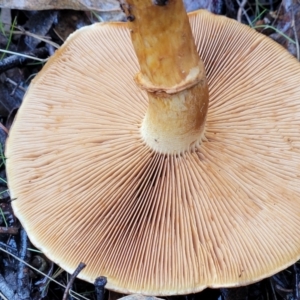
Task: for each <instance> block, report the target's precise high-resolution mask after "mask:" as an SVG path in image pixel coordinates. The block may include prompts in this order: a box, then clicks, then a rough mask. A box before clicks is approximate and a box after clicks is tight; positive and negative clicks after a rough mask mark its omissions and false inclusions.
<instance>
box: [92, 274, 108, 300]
mask: <svg viewBox="0 0 300 300" xmlns="http://www.w3.org/2000/svg"><path fill="white" fill-rule="evenodd" d="M106 283H107V279H106V277H104V276H100V277H97V278H96V280H95V283H94V285H95V288H96V299H97V300H103V299H104V287H105V285H106Z"/></svg>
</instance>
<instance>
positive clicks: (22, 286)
mask: <svg viewBox="0 0 300 300" xmlns="http://www.w3.org/2000/svg"><path fill="white" fill-rule="evenodd" d="M20 244H21V245H20V249H19V257H20V259H21V261H19V264H18V271H17V283H18V284H17V295H18V297H19V298H18V299H24V300H25V299H26V300H27V299H30V289H29V287H30V284H29V282H30V281H29V269H28V267H27V266H26V265H25V264H24V262H25V261H26V262H27V261H28V258H27V255H28V253H27V248H28V244H29V240H28V236H27V233H26V231H25V230H24V229H23V228H21V230H20Z"/></svg>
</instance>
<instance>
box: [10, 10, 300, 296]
mask: <svg viewBox="0 0 300 300" xmlns="http://www.w3.org/2000/svg"><path fill="white" fill-rule="evenodd" d="M190 22H191V26H192V30H193V33H194V36H195V42H196V45H197V48H198V51H199V53H200V56H201V57H202V59H203V60H204V63H205V66H206V72H207V77H208V82H209V88H210V105H209V110H208V115H207V123H206V131H205V137H206V140H205V141H204V142H203V143H202V145H201V146H200V147H199V149H196V151H194V152H191V153H188V152H187V153H185V154H184V155H162V154H158V153H155V152H153V151H152V150H151V149H149V148H148V146H146V145H145V143H144V142H143V140H142V138H141V133H140V126H141V122H142V119H143V117H144V115H145V112H146V109H147V94H146V93H145V91H143V90H140V89H139V88H138V87H137V86H136V84H135V82H134V80H133V77H134V75H135V74H136V73H137V72H138V69H139V66H138V63H137V58H136V56H135V53H134V50H133V47H132V45H131V40H130V34H129V31H128V29H127V27H126V24H97V25H92V26H90V27H86V28H83V29H80V30H78V31H77V32H76V33H74V34H73V35H72V36H70V38H69V39H68V40H67V42H66V43H65V44H64V45H63V46H62V47H61V48H60V49H59V50H58V51H57V52H56V53H55V55H54V56H53V57H51V58H50V59H49V61H48V63H47V64H46V66H45V67H44V68H43V70H42V71H41V72H40V73H39V74H38V75H37V76H36V78H35V79H34V80H33V82H32V84H31V86H30V88H29V90H28V92H27V93H26V96H25V98H24V102H23V104H22V106H21V108H20V110H19V112H18V115H17V118H16V120H15V123H14V124H13V127H12V129H11V132H10V136H9V140H8V144H7V148H6V157H7V173H8V179H9V187H10V191H11V196H12V198H15V199H16V200H15V201H13V202H12V205H13V209H14V212H15V214H16V216H17V217H18V218H19V220H20V221H21V223H22V225H23V226H24V227H25V229H26V231H27V232H28V235H29V237H30V239H31V241H32V242H33V243H34V245H35V246H36V247H37V248H39V249H41V250H42V251H43V252H44V253H45V254H46V255H47V256H48V257H49V258H50V259H51V260H53V261H54V262H56V263H57V264H59V265H60V266H61V267H62V268H64V269H65V270H67V271H68V272H73V271H74V269H75V268H76V267H77V265H78V264H79V263H80V262H84V263H86V265H87V266H86V268H85V269H84V270H83V271H82V272H81V273H80V274H79V277H80V278H82V279H84V280H87V281H90V282H94V280H95V278H96V277H98V276H100V275H101V276H107V278H108V284H107V288H109V289H112V290H115V291H118V292H123V293H142V294H145V295H174V294H187V293H193V292H196V291H201V290H202V289H204V288H206V287H213V288H217V287H232V286H238V285H246V284H249V283H252V282H254V281H258V280H260V279H262V278H264V277H267V276H270V275H272V274H274V273H276V272H278V271H280V270H282V269H284V268H286V267H287V266H289V265H290V264H292V263H293V262H295V261H296V260H297V259H299V257H300V241H299V235H300V200H299V199H300V184H299V177H300V148H299V147H300V129H299V128H300V127H299V125H300V118H299V116H300V101H299V99H300V85H299V82H300V65H299V63H298V62H297V60H296V59H294V58H293V57H292V56H291V55H290V54H288V53H287V52H286V50H284V49H283V48H282V47H281V46H279V45H277V44H276V43H275V42H273V41H272V40H270V39H269V38H267V37H265V36H263V35H261V34H259V33H257V32H255V31H254V30H252V29H250V28H248V27H247V26H245V25H242V24H239V23H237V22H236V21H234V20H230V19H227V18H225V17H220V16H215V15H212V14H210V13H208V12H206V11H197V12H194V13H192V14H190Z"/></svg>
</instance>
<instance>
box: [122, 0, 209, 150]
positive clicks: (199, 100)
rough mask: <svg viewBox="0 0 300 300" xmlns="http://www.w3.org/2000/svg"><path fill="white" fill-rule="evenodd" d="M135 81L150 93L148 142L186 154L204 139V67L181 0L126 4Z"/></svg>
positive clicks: (145, 126)
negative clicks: (137, 66) (136, 63)
mask: <svg viewBox="0 0 300 300" xmlns="http://www.w3.org/2000/svg"><path fill="white" fill-rule="evenodd" d="M122 5H123V8H124V11H125V12H126V13H127V18H128V20H129V21H131V22H129V27H130V31H131V38H132V42H133V46H134V49H135V52H136V55H137V57H138V61H139V64H140V73H138V74H137V75H136V77H135V81H136V83H137V84H138V85H139V86H140V87H141V88H142V89H144V90H146V91H147V92H148V97H149V107H148V110H147V113H146V116H145V118H144V120H143V123H142V128H141V132H142V136H143V138H144V140H145V142H146V143H147V144H148V145H149V146H150V147H151V148H152V149H153V150H155V151H158V152H160V153H166V154H167V153H181V152H184V151H187V150H189V149H193V148H194V147H195V146H197V145H198V144H199V143H200V142H201V139H202V136H203V132H204V124H205V119H206V114H207V108H208V87H207V81H206V76H205V69H204V64H203V62H202V60H201V59H200V57H199V54H198V52H197V49H196V46H195V42H194V38H193V35H192V31H191V28H190V24H189V20H188V17H187V14H186V12H185V8H184V6H183V3H182V0H169V1H164V0H127V3H126V4H125V6H124V4H122Z"/></svg>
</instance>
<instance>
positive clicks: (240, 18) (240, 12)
mask: <svg viewBox="0 0 300 300" xmlns="http://www.w3.org/2000/svg"><path fill="white" fill-rule="evenodd" d="M246 4H247V0H243V1H242V2H239V6H240V7H239V10H238V13H237V20H238V21H239V22H240V23H242V13H243V12H244V11H245V5H246Z"/></svg>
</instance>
